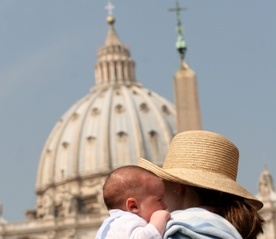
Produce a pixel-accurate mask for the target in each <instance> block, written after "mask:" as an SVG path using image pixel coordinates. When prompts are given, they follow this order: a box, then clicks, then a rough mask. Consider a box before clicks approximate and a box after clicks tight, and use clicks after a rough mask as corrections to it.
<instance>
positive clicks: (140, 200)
mask: <svg viewBox="0 0 276 239" xmlns="http://www.w3.org/2000/svg"><path fill="white" fill-rule="evenodd" d="M164 191H165V188H164V184H163V182H162V180H161V179H160V178H158V177H157V176H156V175H155V174H153V173H151V172H149V171H148V170H146V169H143V168H141V167H139V166H134V165H129V166H123V167H120V168H117V169H115V170H114V171H113V172H112V173H111V174H110V175H109V177H108V178H107V179H106V181H105V184H104V186H103V197H104V202H105V205H106V207H107V209H109V210H110V209H121V210H124V211H129V212H133V213H135V214H137V215H139V216H140V217H142V218H144V219H145V220H146V221H149V220H150V216H151V214H152V213H153V212H155V211H157V210H164V209H166V208H167V206H166V205H165V203H164V201H163V197H164Z"/></svg>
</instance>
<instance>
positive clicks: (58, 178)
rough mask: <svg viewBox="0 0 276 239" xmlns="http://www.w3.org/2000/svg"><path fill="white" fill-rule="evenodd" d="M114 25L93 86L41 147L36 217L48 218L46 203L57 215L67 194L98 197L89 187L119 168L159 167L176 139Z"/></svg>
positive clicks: (171, 120) (165, 104)
mask: <svg viewBox="0 0 276 239" xmlns="http://www.w3.org/2000/svg"><path fill="white" fill-rule="evenodd" d="M114 23H115V19H114V18H113V19H111V18H110V17H109V19H108V24H109V29H108V33H107V37H106V41H105V44H104V46H103V47H101V48H100V49H99V50H98V60H97V62H96V64H95V81H96V84H95V86H93V87H92V88H91V89H90V92H89V94H87V95H86V96H84V97H83V98H82V99H80V100H79V101H78V102H76V103H75V104H74V105H73V106H72V107H71V108H70V109H69V110H68V111H67V112H66V113H65V114H64V115H63V116H62V117H61V119H60V120H59V121H58V122H57V123H56V125H55V127H54V128H53V130H52V132H51V133H50V135H49V137H48V139H47V141H46V143H45V145H44V148H43V151H42V154H41V158H40V162H39V167H38V172H37V182H36V194H37V213H38V216H40V217H44V216H45V215H46V214H47V213H46V212H45V210H46V208H45V207H46V206H45V205H47V203H48V202H49V201H51V204H52V205H55V208H56V209H57V210H59V209H58V207H59V206H58V205H59V204H61V203H62V201H63V202H64V197H65V196H64V195H65V194H66V193H67V194H68V193H69V194H70V195H71V197H73V196H75V197H78V198H80V197H83V198H87V197H89V195H90V196H91V194H93V193H94V194H95V195H96V197H98V194H99V192H98V191H99V190H101V187H100V189H99V188H98V189H97V190H98V191H97V190H96V189H95V188H94V191H93V190H90V191H89V187H90V186H91V185H92V186H93V185H96V184H97V185H100V184H101V183H103V180H104V179H103V178H104V176H106V175H107V174H108V173H109V172H110V171H111V170H113V169H115V168H117V167H119V166H123V165H127V164H136V163H137V160H138V159H139V158H140V157H144V158H147V159H149V160H151V161H152V162H154V163H157V164H160V165H161V164H162V162H163V160H164V158H165V155H166V151H167V147H168V145H169V143H170V141H171V139H172V137H173V136H174V134H175V128H176V122H175V109H174V106H173V105H172V103H170V102H169V101H168V100H166V99H165V98H163V97H161V96H160V95H158V94H157V93H155V92H153V91H151V90H149V89H147V88H145V87H144V86H143V85H142V84H141V83H138V82H136V79H135V63H134V61H133V60H132V58H131V55H130V51H129V49H128V48H127V47H126V46H125V45H124V44H122V43H121V41H120V40H119V37H118V35H117V33H116V31H115V28H114ZM101 177H103V178H101ZM100 178H101V179H100ZM87 185H90V186H87ZM95 190H96V191H97V193H96V191H95ZM46 195H47V196H46ZM62 195H63V196H62ZM62 198H63V199H62ZM93 200H94V201H93ZM92 201H93V203H92V204H91V205H92V206H91V205H90V206H91V207H94V209H95V208H97V206H95V203H96V204H97V203H98V201H97V200H96V199H95V197H94V199H93V198H91V197H90V203H91V202H92ZM47 210H48V209H47ZM55 214H56V212H55Z"/></svg>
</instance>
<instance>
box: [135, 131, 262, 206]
mask: <svg viewBox="0 0 276 239" xmlns="http://www.w3.org/2000/svg"><path fill="white" fill-rule="evenodd" d="M238 161H239V151H238V149H237V147H236V146H235V145H234V144H233V143H232V142H231V141H230V140H228V139H227V138H225V137H224V136H222V135H219V134H216V133H213V132H209V131H203V130H192V131H185V132H182V133H179V134H177V135H176V136H175V137H174V138H173V140H172V142H171V144H170V146H169V151H168V154H167V156H166V159H165V161H164V165H163V167H162V168H160V167H158V166H156V165H154V164H152V163H150V162H149V161H147V160H145V159H140V160H139V162H138V165H139V166H141V167H143V168H146V169H148V170H150V171H152V172H153V173H155V174H156V175H158V176H159V177H161V178H163V179H164V180H167V181H172V182H176V183H180V184H184V185H191V186H196V187H200V188H207V189H211V190H216V191H221V192H224V193H228V194H232V195H236V196H239V197H242V198H245V199H246V200H248V202H249V203H250V204H251V205H253V206H254V207H255V208H256V209H260V208H261V207H262V203H261V202H260V201H258V200H257V199H256V198H255V197H254V196H253V195H252V194H251V193H250V192H248V191H247V190H246V189H245V188H243V187H242V186H241V185H239V184H238V183H237V182H236V178H237V172H238Z"/></svg>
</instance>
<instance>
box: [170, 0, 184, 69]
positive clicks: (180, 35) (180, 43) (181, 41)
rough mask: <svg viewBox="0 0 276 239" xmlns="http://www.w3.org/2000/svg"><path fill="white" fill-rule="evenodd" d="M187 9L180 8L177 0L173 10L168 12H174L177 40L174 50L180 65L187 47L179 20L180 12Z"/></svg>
mask: <svg viewBox="0 0 276 239" xmlns="http://www.w3.org/2000/svg"><path fill="white" fill-rule="evenodd" d="M186 9H187V8H183V7H181V6H180V4H179V2H178V0H176V6H175V8H170V9H169V11H171V12H176V20H177V25H176V32H177V40H176V44H175V46H176V49H177V51H178V53H179V56H180V60H181V65H182V62H183V60H184V58H185V53H186V51H187V46H186V43H185V40H184V37H183V27H182V22H181V19H180V12H182V11H184V10H186Z"/></svg>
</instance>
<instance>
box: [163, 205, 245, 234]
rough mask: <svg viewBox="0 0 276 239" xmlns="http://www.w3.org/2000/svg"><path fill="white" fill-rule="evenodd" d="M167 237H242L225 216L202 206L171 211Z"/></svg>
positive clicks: (166, 232)
mask: <svg viewBox="0 0 276 239" xmlns="http://www.w3.org/2000/svg"><path fill="white" fill-rule="evenodd" d="M164 238H165V239H242V237H241V235H240V234H239V233H238V231H237V230H236V228H235V227H234V226H233V225H232V224H231V223H230V222H229V221H227V220H226V219H225V218H223V217H221V216H219V215H217V214H215V213H212V212H210V211H207V210H205V209H202V208H189V209H186V210H179V211H174V212H172V213H171V220H169V221H168V223H167V227H166V231H165V234H164Z"/></svg>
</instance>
